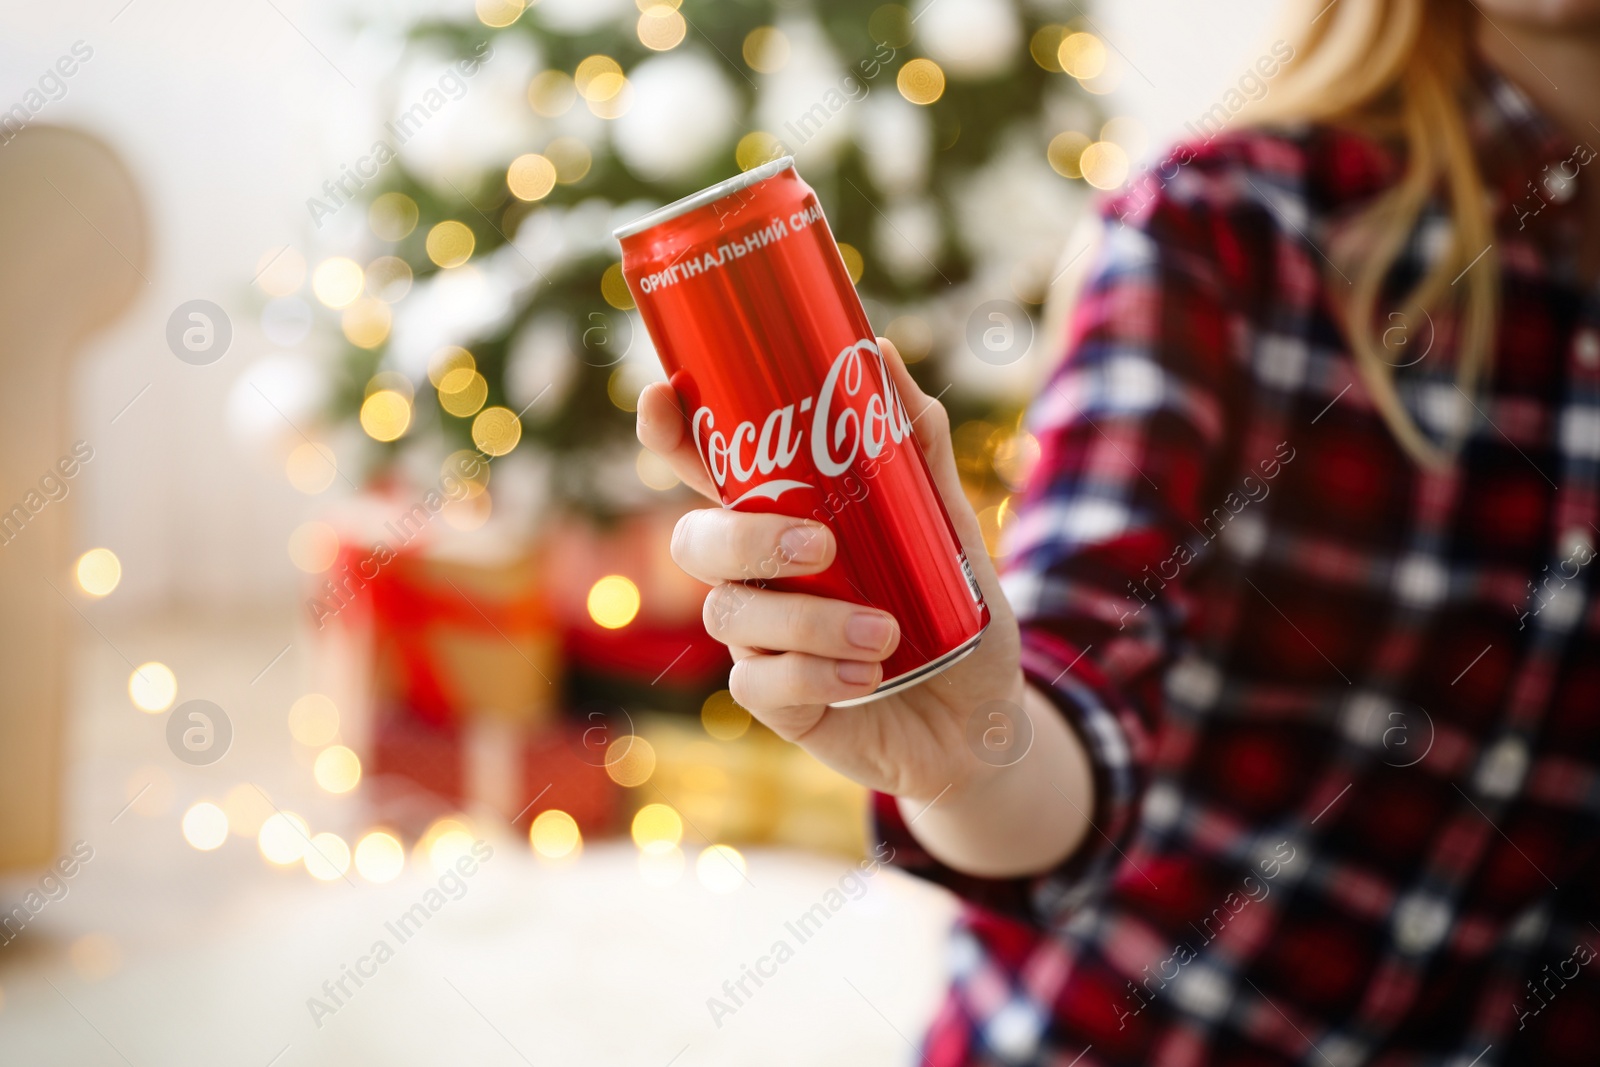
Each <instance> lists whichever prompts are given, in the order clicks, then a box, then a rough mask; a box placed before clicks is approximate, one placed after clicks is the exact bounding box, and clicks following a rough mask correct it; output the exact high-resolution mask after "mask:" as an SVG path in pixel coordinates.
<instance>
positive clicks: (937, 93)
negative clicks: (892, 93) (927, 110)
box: [894, 59, 944, 105]
mask: <svg viewBox="0 0 1600 1067" xmlns="http://www.w3.org/2000/svg"><path fill="white" fill-rule="evenodd" d="M894 84H895V88H897V89H899V90H900V95H901V96H903V97H905V98H906V99H907V100H909V101H911V102H912V103H913V104H922V105H927V104H931V103H933V102H934V101H935V100H938V99H939V98H940V97H941V96H943V95H944V71H943V70H942V69H941V68H940V67H939V64H937V63H935V62H934V61H933V60H931V59H913V60H911V61H910V62H908V63H906V64H905V65H904V66H902V67H901V68H900V73H898V74H896V75H895V77H894Z"/></svg>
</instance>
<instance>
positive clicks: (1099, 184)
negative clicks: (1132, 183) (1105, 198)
mask: <svg viewBox="0 0 1600 1067" xmlns="http://www.w3.org/2000/svg"><path fill="white" fill-rule="evenodd" d="M1078 166H1079V167H1081V168H1082V170H1083V180H1084V181H1086V182H1088V183H1089V184H1090V185H1092V186H1094V187H1095V188H1096V189H1115V188H1117V187H1119V186H1120V185H1121V184H1122V183H1123V182H1125V181H1127V180H1128V154H1127V153H1126V152H1124V151H1123V150H1122V149H1121V148H1119V147H1117V146H1116V145H1114V144H1112V143H1111V142H1110V141H1096V142H1095V143H1094V144H1092V145H1090V146H1089V147H1087V148H1085V149H1084V150H1083V155H1081V156H1080V157H1078Z"/></svg>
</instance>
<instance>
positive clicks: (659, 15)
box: [636, 4, 689, 52]
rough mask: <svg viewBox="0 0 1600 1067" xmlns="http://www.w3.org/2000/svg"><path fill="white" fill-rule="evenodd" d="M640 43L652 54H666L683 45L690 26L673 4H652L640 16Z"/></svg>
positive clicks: (638, 27) (638, 26)
mask: <svg viewBox="0 0 1600 1067" xmlns="http://www.w3.org/2000/svg"><path fill="white" fill-rule="evenodd" d="M636 29H637V31H638V34H639V43H640V44H642V45H644V46H645V47H646V48H648V49H650V50H651V51H652V52H666V51H668V50H670V49H673V48H676V47H678V45H680V44H682V43H683V38H684V36H685V35H686V34H687V33H688V32H689V24H688V23H687V22H685V21H684V18H683V16H682V15H680V14H679V13H678V9H677V7H675V6H674V5H672V4H652V5H651V6H649V7H647V8H645V9H644V12H643V13H642V14H641V15H640V16H639V22H638V25H637V27H636Z"/></svg>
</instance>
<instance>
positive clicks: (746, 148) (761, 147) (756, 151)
mask: <svg viewBox="0 0 1600 1067" xmlns="http://www.w3.org/2000/svg"><path fill="white" fill-rule="evenodd" d="M782 155H783V142H782V141H780V140H778V139H777V138H776V137H774V136H773V135H772V134H770V133H768V132H767V131H766V130H751V131H750V132H749V133H747V134H745V135H744V136H743V137H741V138H739V143H738V144H737V145H735V146H734V149H733V161H734V162H735V163H737V164H738V165H739V169H740V170H750V169H752V168H754V167H759V166H761V164H763V163H770V162H772V161H773V160H774V159H777V158H778V157H780V156H782Z"/></svg>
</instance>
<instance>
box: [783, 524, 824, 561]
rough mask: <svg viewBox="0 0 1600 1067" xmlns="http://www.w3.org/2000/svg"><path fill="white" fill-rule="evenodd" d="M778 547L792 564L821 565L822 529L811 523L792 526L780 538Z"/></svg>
mask: <svg viewBox="0 0 1600 1067" xmlns="http://www.w3.org/2000/svg"><path fill="white" fill-rule="evenodd" d="M778 547H779V548H780V549H782V550H783V554H784V557H785V558H786V559H788V561H789V562H790V563H821V562H822V529H821V528H820V527H818V526H815V525H812V524H810V523H804V524H801V525H799V526H791V527H789V528H788V529H787V530H785V531H783V536H782V537H780V538H778Z"/></svg>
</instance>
